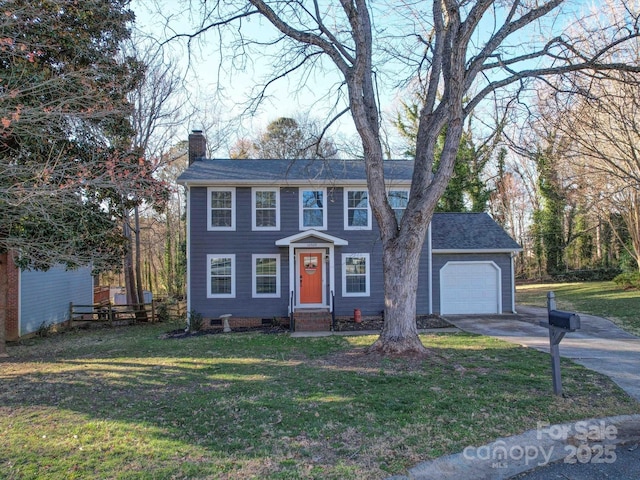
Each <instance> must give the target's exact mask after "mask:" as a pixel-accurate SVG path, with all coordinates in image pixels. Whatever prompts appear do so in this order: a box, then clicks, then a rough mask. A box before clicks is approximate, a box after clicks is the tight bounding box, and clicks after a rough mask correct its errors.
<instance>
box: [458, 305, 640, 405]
mask: <svg viewBox="0 0 640 480" xmlns="http://www.w3.org/2000/svg"><path fill="white" fill-rule="evenodd" d="M517 310H518V314H517V315H500V316H486V315H485V316H458V315H449V316H447V317H446V319H447V320H448V321H449V322H450V323H452V324H453V325H455V326H456V327H458V328H459V329H461V330H465V331H467V332H472V333H479V334H482V335H488V336H492V337H497V338H500V339H502V340H505V341H507V342H512V343H517V344H519V345H524V346H526V347H531V348H535V349H537V350H541V351H543V352H547V353H549V330H547V329H546V328H544V327H541V326H539V322H540V321H545V322H546V321H547V310H546V309H544V308H537V307H528V306H518V308H517ZM580 323H581V328H580V330H578V331H576V332H572V333H567V334H566V335H565V337H564V339H563V340H562V342H561V343H560V356H562V357H567V358H570V359H572V360H573V361H574V362H576V363H579V364H580V365H583V366H585V367H587V368H589V369H591V370H595V371H596V372H600V373H602V374H604V375H607V376H608V377H610V378H611V379H612V380H613V381H614V382H616V383H617V384H618V385H619V386H620V387H621V388H623V389H624V390H625V391H626V392H627V393H628V394H629V395H631V396H632V397H633V398H635V399H636V400H638V401H640V338H638V337H636V336H634V335H631V334H629V333H627V332H625V331H624V330H621V329H620V328H618V327H617V326H616V325H615V324H614V323H613V322H611V321H609V320H607V319H604V318H600V317H595V316H593V315H585V314H582V313H580Z"/></svg>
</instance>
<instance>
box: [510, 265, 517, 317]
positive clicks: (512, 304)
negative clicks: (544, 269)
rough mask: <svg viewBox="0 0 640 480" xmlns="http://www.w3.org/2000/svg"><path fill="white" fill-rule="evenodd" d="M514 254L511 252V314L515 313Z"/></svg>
mask: <svg viewBox="0 0 640 480" xmlns="http://www.w3.org/2000/svg"><path fill="white" fill-rule="evenodd" d="M515 254H516V253H515V252H511V312H512V313H518V312H516V272H515V267H514V265H513V258H514V256H515Z"/></svg>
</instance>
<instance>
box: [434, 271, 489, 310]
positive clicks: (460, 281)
mask: <svg viewBox="0 0 640 480" xmlns="http://www.w3.org/2000/svg"><path fill="white" fill-rule="evenodd" d="M500 276H501V272H500V267H498V265H496V264H495V263H494V262H492V261H487V262H447V263H446V265H444V267H442V269H441V270H440V313H441V314H443V315H446V314H449V315H457V314H481V313H501V312H502V294H501V291H502V282H501V281H500Z"/></svg>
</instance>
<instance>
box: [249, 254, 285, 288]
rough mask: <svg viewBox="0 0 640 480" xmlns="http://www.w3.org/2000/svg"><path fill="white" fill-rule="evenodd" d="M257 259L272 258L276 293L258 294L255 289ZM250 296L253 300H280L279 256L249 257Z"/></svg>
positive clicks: (259, 255) (254, 255) (262, 255)
mask: <svg viewBox="0 0 640 480" xmlns="http://www.w3.org/2000/svg"><path fill="white" fill-rule="evenodd" d="M259 258H274V259H275V260H276V293H258V291H257V288H256V279H257V278H258V274H257V271H256V260H257V259H259ZM251 272H252V273H251V295H252V297H253V298H280V254H279V253H278V254H260V253H254V254H253V255H251Z"/></svg>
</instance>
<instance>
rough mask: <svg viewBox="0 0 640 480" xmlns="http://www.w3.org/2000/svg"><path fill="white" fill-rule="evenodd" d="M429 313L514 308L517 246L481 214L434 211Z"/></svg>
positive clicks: (476, 312) (478, 312)
mask: <svg viewBox="0 0 640 480" xmlns="http://www.w3.org/2000/svg"><path fill="white" fill-rule="evenodd" d="M430 242H431V259H432V262H431V285H432V288H433V291H432V307H433V308H432V312H433V313H439V314H441V315H482V314H501V313H511V312H513V313H515V281H514V266H513V259H514V256H515V254H516V253H517V252H519V251H520V250H521V248H520V246H519V245H518V244H517V243H516V242H515V241H514V240H513V239H512V238H511V237H509V235H507V233H506V232H505V231H504V230H503V229H502V227H500V225H498V224H497V223H496V222H495V221H494V220H493V219H492V218H491V217H490V216H489V215H487V214H486V213H436V214H435V215H434V216H433V220H432V222H431V230H430Z"/></svg>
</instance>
